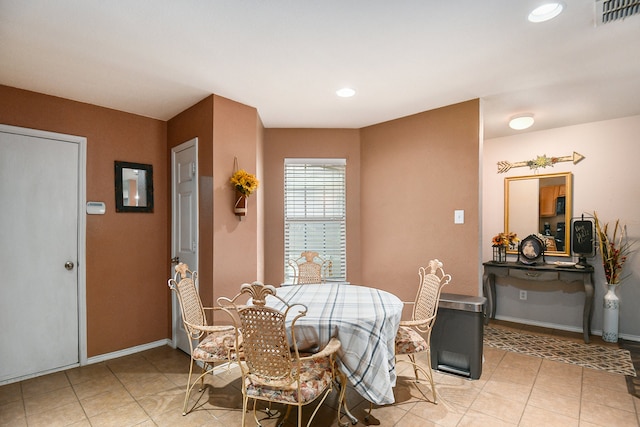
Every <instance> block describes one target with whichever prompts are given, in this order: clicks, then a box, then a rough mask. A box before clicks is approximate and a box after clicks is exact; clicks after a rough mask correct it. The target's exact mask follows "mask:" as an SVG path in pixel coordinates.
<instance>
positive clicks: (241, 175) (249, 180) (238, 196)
mask: <svg viewBox="0 0 640 427" xmlns="http://www.w3.org/2000/svg"><path fill="white" fill-rule="evenodd" d="M233 163H234V170H235V172H234V173H233V175H231V179H229V181H230V182H231V185H232V186H233V188H234V189H235V198H234V203H233V212H234V213H235V214H236V215H237V216H239V217H240V219H241V220H242V217H243V216H245V215H246V214H247V197H249V196H250V195H251V194H252V193H253V192H254V191H256V190H257V189H258V185H260V182H259V181H258V179H257V178H256V176H255V175H254V174H252V173H249V172H247V171H246V170H244V169H238V158H237V157H236V158H234V160H233Z"/></svg>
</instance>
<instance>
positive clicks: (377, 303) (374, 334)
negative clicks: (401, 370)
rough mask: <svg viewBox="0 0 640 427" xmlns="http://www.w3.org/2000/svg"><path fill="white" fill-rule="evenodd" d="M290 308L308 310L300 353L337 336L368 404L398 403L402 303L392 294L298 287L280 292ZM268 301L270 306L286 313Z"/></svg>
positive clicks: (343, 362) (345, 365) (300, 330)
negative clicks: (397, 349) (395, 392)
mask: <svg viewBox="0 0 640 427" xmlns="http://www.w3.org/2000/svg"><path fill="white" fill-rule="evenodd" d="M277 294H278V296H279V297H281V298H282V299H284V300H285V301H287V303H289V304H294V303H301V304H304V305H306V306H307V309H308V311H307V315H306V316H305V317H302V318H300V319H299V320H298V321H297V323H296V339H297V340H298V345H299V349H300V350H310V349H314V350H315V349H318V348H322V347H324V346H325V345H326V344H327V343H328V342H329V340H330V339H331V338H332V337H337V338H338V339H339V340H340V342H341V343H342V348H341V349H340V351H339V353H338V356H339V357H338V364H339V366H340V369H341V370H342V372H344V373H345V374H346V375H347V378H348V379H349V381H350V383H351V384H352V385H353V387H354V388H355V389H356V391H358V393H360V394H361V395H362V396H363V397H365V398H366V399H367V400H369V401H371V402H373V403H375V404H378V405H386V404H390V403H393V402H394V397H393V387H394V386H395V384H396V374H395V337H396V333H397V331H398V325H399V323H400V317H401V316H402V301H400V300H399V299H398V297H396V296H395V295H393V294H390V293H389V292H385V291H382V290H380V289H373V288H367V287H364V286H357V285H344V284H321V285H294V286H285V287H281V288H277ZM276 301H277V300H276V299H274V298H268V299H267V304H268V305H269V306H271V307H274V308H277V309H282V307H281V306H279V305H278V304H280V305H281V304H282V303H280V302H279V301H277V302H276Z"/></svg>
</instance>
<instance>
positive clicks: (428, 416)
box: [0, 322, 640, 427]
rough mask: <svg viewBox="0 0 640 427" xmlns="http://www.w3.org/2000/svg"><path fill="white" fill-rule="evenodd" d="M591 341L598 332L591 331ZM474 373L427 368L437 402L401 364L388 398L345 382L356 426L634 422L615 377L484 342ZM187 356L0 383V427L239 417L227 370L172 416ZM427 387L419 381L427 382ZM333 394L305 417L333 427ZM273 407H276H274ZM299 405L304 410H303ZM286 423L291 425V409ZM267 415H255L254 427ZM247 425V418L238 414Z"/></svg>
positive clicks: (136, 359) (161, 352)
mask: <svg viewBox="0 0 640 427" xmlns="http://www.w3.org/2000/svg"><path fill="white" fill-rule="evenodd" d="M492 324H493V325H496V324H498V325H500V326H501V327H510V328H516V329H525V330H526V331H527V332H528V333H532V332H534V333H550V334H553V335H555V336H564V337H565V338H566V339H575V340H580V339H581V336H580V334H568V333H564V332H558V331H550V330H541V329H539V328H531V327H526V326H523V325H514V324H505V323H504V322H492ZM594 341H596V343H598V344H602V342H598V341H599V339H598V337H594ZM484 356H485V362H484V365H483V372H482V377H481V378H480V379H479V380H475V381H469V380H465V379H461V378H458V377H454V376H451V375H445V374H440V373H436V386H437V390H438V394H439V403H438V404H437V405H434V404H432V403H427V402H424V401H421V400H419V399H418V396H419V393H418V392H417V390H416V389H415V387H413V386H410V385H409V383H408V380H407V376H408V375H409V374H410V372H409V371H410V367H409V365H407V364H400V365H399V366H398V373H399V375H400V377H399V380H398V385H397V387H396V390H395V392H396V404H395V405H390V406H385V407H376V408H374V409H373V414H372V417H371V418H370V419H369V421H368V422H366V421H365V420H364V415H365V411H366V410H368V408H369V404H368V402H365V401H364V400H363V399H362V398H360V397H359V395H357V394H356V393H355V392H353V390H351V389H348V402H349V405H350V408H351V411H352V412H353V414H354V415H355V416H356V417H358V418H359V422H358V424H357V425H359V426H363V425H380V426H402V427H412V426H421V427H423V426H563V427H566V426H581V427H587V426H588V427H593V426H607V427H609V426H616V427H618V426H619V427H622V426H636V427H638V426H640V415H639V414H640V399H639V398H638V397H634V396H632V395H631V394H629V393H628V391H627V385H626V381H625V377H623V376H621V375H615V374H609V373H605V372H601V371H596V370H592V369H586V368H581V367H579V366H574V365H568V364H563V363H560V362H549V361H545V360H543V359H539V358H535V357H530V356H524V355H519V354H516V353H510V352H505V351H502V350H496V349H493V348H488V347H485V349H484ZM188 364H189V359H188V357H187V356H186V355H185V354H184V353H182V352H180V351H179V350H174V349H171V348H169V347H161V348H157V349H153V350H149V351H145V352H142V353H138V354H135V355H131V356H127V357H123V358H119V359H115V360H110V361H107V362H103V363H98V364H94V365H89V366H86V367H81V368H75V369H70V370H68V371H64V372H58V373H54V374H50V375H46V376H42V377H39V378H34V379H30V380H26V381H23V382H20V383H14V384H9V385H5V386H2V387H0V425H2V426H12V427H13V426H76V427H80V426H117V427H126V426H141V427H142V426H144V427H146V426H224V427H231V426H239V425H240V424H241V419H242V413H241V410H240V408H241V399H240V391H239V388H238V387H239V379H238V375H237V369H231V370H226V371H223V372H221V373H220V374H218V375H217V376H215V377H213V376H211V377H208V378H207V379H206V383H207V385H208V387H207V389H206V391H205V392H204V394H202V395H201V397H200V399H199V400H198V399H197V397H196V396H194V398H192V400H191V403H192V404H193V405H195V410H194V411H192V412H191V413H190V414H188V415H187V416H185V417H183V416H182V411H181V408H182V400H183V398H184V394H183V393H184V390H183V387H184V384H185V383H186V378H187V370H188ZM427 391H428V389H427ZM335 395H336V393H333V394H332V395H331V396H330V398H329V399H328V400H327V402H325V405H324V406H323V407H322V408H321V409H320V411H319V413H318V415H317V416H316V419H315V420H314V423H313V426H337V425H338V423H337V419H336V418H337V417H336V413H335V410H334V409H332V408H335V406H336V399H335ZM274 409H277V408H274ZM310 409H311V408H309V407H307V408H305V410H304V414H305V417H306V416H308V415H309V414H310V413H311V412H312V411H311V410H310ZM291 418H292V420H290V421H289V422H288V423H287V426H290V425H294V424H293V423H292V421H293V420H295V413H292V415H291ZM276 424H277V419H276V418H274V419H267V420H263V422H262V425H263V426H264V427H271V426H275V425H276ZM246 425H247V426H254V425H255V424H254V422H253V420H252V419H251V418H249V417H248V418H247V423H246Z"/></svg>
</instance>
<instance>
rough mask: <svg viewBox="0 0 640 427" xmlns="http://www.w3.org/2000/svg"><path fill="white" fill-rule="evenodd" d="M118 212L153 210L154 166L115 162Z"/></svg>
mask: <svg viewBox="0 0 640 427" xmlns="http://www.w3.org/2000/svg"><path fill="white" fill-rule="evenodd" d="M114 170H115V188H116V212H141V213H151V212H153V166H152V165H149V164H144V163H132V162H122V161H119V160H116V161H115V162H114Z"/></svg>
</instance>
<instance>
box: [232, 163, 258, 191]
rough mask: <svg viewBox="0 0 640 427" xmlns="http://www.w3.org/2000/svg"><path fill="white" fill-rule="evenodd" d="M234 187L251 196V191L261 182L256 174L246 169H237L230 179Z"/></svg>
mask: <svg viewBox="0 0 640 427" xmlns="http://www.w3.org/2000/svg"><path fill="white" fill-rule="evenodd" d="M230 182H231V184H232V185H233V187H234V188H235V189H236V190H238V191H239V192H241V193H242V194H244V195H245V196H250V195H251V193H253V192H254V191H256V189H257V188H258V185H259V184H260V182H259V181H258V180H257V179H256V176H255V175H253V174H251V173H249V172H247V171H246V170H244V169H240V170H237V171H236V172H234V174H233V175H231V179H230Z"/></svg>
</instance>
